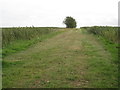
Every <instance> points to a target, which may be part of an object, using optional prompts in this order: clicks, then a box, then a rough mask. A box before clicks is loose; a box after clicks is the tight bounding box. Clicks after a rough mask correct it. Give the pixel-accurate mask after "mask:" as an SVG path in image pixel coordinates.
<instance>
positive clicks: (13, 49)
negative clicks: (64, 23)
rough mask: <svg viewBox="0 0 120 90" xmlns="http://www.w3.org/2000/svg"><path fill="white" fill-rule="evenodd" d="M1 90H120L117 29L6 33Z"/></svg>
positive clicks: (33, 29) (30, 29)
mask: <svg viewBox="0 0 120 90" xmlns="http://www.w3.org/2000/svg"><path fill="white" fill-rule="evenodd" d="M2 37H3V43H2V44H3V47H2V50H3V53H2V55H3V61H2V64H3V74H2V76H3V82H2V83H3V88H117V87H118V64H117V63H118V47H119V46H118V42H119V40H118V28H117V27H98V26H97V27H83V28H78V29H71V28H68V29H66V28H53V27H49V28H47V27H43V28H40V27H38V28H37V27H26V28H25V27H24V28H3V29H2Z"/></svg>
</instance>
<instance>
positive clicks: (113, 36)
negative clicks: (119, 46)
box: [83, 26, 119, 43]
mask: <svg viewBox="0 0 120 90" xmlns="http://www.w3.org/2000/svg"><path fill="white" fill-rule="evenodd" d="M83 28H84V29H85V30H87V31H88V32H89V33H93V34H96V35H100V36H102V37H104V38H105V39H106V40H108V41H110V42H112V43H118V41H119V39H118V27H108V26H94V27H83Z"/></svg>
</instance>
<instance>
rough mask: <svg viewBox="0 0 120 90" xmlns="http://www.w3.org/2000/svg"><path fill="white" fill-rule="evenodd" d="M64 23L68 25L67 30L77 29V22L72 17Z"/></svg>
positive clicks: (67, 18)
mask: <svg viewBox="0 0 120 90" xmlns="http://www.w3.org/2000/svg"><path fill="white" fill-rule="evenodd" d="M63 23H64V24H65V25H66V27H67V28H76V26H77V25H76V21H75V19H74V18H72V17H71V16H67V17H66V18H65V19H64V21H63Z"/></svg>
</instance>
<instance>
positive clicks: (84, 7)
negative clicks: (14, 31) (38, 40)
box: [0, 0, 119, 27]
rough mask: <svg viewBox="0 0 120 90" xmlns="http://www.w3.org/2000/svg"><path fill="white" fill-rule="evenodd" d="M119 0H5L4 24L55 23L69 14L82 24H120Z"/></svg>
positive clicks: (44, 24)
mask: <svg viewBox="0 0 120 90" xmlns="http://www.w3.org/2000/svg"><path fill="white" fill-rule="evenodd" d="M118 1H119V0H2V1H1V2H0V3H1V5H0V8H1V9H2V14H0V16H1V17H2V26H31V25H34V26H55V27H64V26H65V25H63V24H62V22H63V20H64V18H65V17H66V16H72V17H74V18H75V19H76V21H77V23H78V27H80V26H90V25H117V22H118V21H117V20H118Z"/></svg>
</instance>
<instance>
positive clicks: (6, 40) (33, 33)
mask: <svg viewBox="0 0 120 90" xmlns="http://www.w3.org/2000/svg"><path fill="white" fill-rule="evenodd" d="M58 33H60V31H59V29H57V28H53V27H21V28H20V27H19V28H3V29H2V57H5V56H7V55H10V54H12V53H15V52H18V51H21V50H24V49H26V48H28V47H29V46H31V45H32V44H34V43H36V42H39V41H40V42H41V41H42V40H44V39H47V38H50V37H52V36H54V35H56V34H58Z"/></svg>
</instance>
